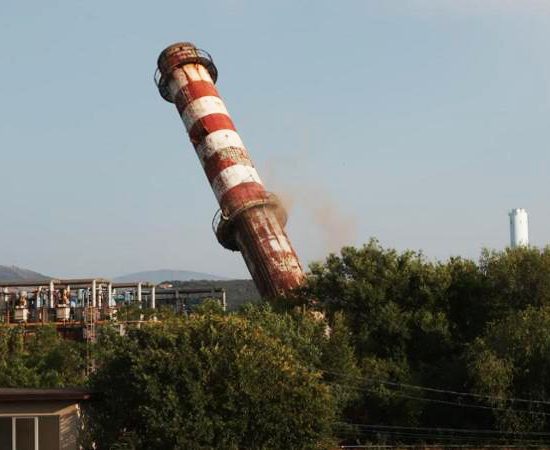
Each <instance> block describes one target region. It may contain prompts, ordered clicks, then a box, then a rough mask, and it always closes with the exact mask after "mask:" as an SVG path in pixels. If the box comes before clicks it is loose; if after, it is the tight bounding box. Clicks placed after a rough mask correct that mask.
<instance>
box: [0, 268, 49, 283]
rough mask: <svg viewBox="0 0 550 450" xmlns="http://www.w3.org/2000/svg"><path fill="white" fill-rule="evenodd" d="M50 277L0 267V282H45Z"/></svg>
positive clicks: (19, 269) (18, 269)
mask: <svg viewBox="0 0 550 450" xmlns="http://www.w3.org/2000/svg"><path fill="white" fill-rule="evenodd" d="M48 278H50V277H48V276H46V275H43V274H41V273H38V272H33V271H32V270H27V269H22V268H21V267H17V266H0V281H27V280H45V279H48Z"/></svg>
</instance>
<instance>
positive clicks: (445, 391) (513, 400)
mask: <svg viewBox="0 0 550 450" xmlns="http://www.w3.org/2000/svg"><path fill="white" fill-rule="evenodd" d="M321 372H324V373H330V374H333V375H343V376H345V377H347V378H351V379H355V380H361V381H370V382H374V383H380V384H386V385H389V386H398V387H404V388H408V389H417V390H423V391H428V392H436V393H440V394H451V395H455V396H461V397H473V398H479V399H487V400H495V401H505V402H511V403H534V404H540V405H548V406H550V401H547V400H529V399H525V398H513V397H512V398H505V397H496V396H492V395H482V394H475V393H472V392H460V391H453V390H449V389H438V388H433V387H427V386H419V385H415V384H407V383H399V382H396V381H386V380H379V379H375V378H370V379H369V378H364V377H356V376H353V375H349V374H347V373H344V372H334V371H330V370H322V369H321Z"/></svg>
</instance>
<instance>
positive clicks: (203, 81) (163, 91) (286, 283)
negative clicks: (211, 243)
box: [155, 42, 304, 297]
mask: <svg viewBox="0 0 550 450" xmlns="http://www.w3.org/2000/svg"><path fill="white" fill-rule="evenodd" d="M157 65H158V70H157V72H156V74H155V81H156V83H157V86H158V89H159V92H160V95H161V96H162V97H163V98H164V99H165V100H166V101H168V102H171V103H174V104H175V105H176V108H177V110H178V112H179V114H180V116H181V118H182V120H183V123H184V125H185V128H186V129H187V132H188V133H189V138H190V139H191V143H192V144H193V145H194V147H195V150H196V152H197V155H198V157H199V160H200V162H201V164H202V166H203V168H204V171H205V173H206V177H207V178H208V181H209V182H210V185H211V187H212V190H213V191H214V194H215V196H216V199H217V200H218V203H219V206H220V209H219V211H218V213H217V214H216V215H215V216H214V223H213V226H214V231H215V233H216V236H217V238H218V241H219V242H220V244H222V245H223V246H224V247H225V248H227V249H229V250H233V251H240V252H241V253H242V256H243V258H244V260H245V262H246V265H247V267H248V270H249V271H250V274H251V275H252V279H253V280H254V282H255V284H256V287H257V288H258V291H259V292H260V294H261V295H262V296H263V297H272V296H276V295H278V294H281V293H286V292H289V291H290V290H292V289H293V288H296V287H298V286H299V285H300V284H301V283H302V281H303V279H304V273H303V270H302V267H301V265H300V262H299V260H298V257H297V256H296V252H295V251H294V249H293V247H292V245H291V243H290V240H289V238H288V236H287V235H286V232H285V229H284V227H285V225H286V220H287V216H286V212H285V210H284V208H283V207H282V205H281V204H280V202H279V201H278V199H277V197H276V196H275V195H273V194H271V193H269V192H268V191H267V190H266V189H265V187H264V185H263V183H262V181H261V179H260V177H259V175H258V172H257V171H256V169H255V168H254V164H253V163H252V160H251V159H250V156H249V154H248V151H247V150H246V148H245V146H244V144H243V142H242V140H241V138H240V136H239V134H238V133H237V131H236V128H235V125H234V124H233V121H232V120H231V117H230V116H229V113H228V112H227V109H226V107H225V104H224V102H223V101H222V99H221V98H220V96H219V94H218V91H217V90H216V87H215V86H214V83H215V82H216V80H217V78H218V70H217V68H216V66H215V65H214V62H213V61H212V58H211V57H210V55H209V54H208V53H206V52H205V51H203V50H199V49H198V48H196V47H195V46H194V45H193V44H191V43H189V42H184V43H177V44H173V45H171V46H169V47H168V48H166V49H165V50H164V51H163V52H162V53H161V54H160V56H159V58H158V62H157Z"/></svg>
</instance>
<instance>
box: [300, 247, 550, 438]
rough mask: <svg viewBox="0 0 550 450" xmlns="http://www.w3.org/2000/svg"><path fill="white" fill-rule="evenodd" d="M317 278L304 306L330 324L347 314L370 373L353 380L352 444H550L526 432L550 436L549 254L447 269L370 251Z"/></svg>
mask: <svg viewBox="0 0 550 450" xmlns="http://www.w3.org/2000/svg"><path fill="white" fill-rule="evenodd" d="M311 269H312V270H311V277H310V282H309V285H308V287H307V288H306V292H305V293H304V295H303V297H304V298H309V299H315V302H316V303H317V305H318V307H319V308H321V309H322V310H324V311H326V312H327V316H328V319H329V322H330V321H331V320H333V318H334V317H337V316H338V317H340V316H341V315H342V314H343V317H344V318H345V321H346V323H347V324H348V326H349V330H350V334H351V338H352V343H353V350H354V355H355V357H356V358H357V364H358V365H359V368H360V371H361V375H360V377H348V378H347V384H348V385H353V386H355V388H356V389H357V390H358V392H360V393H361V396H360V398H359V399H358V400H356V401H354V402H350V403H349V404H348V405H347V408H346V411H345V416H344V420H345V422H347V423H353V424H358V425H356V426H355V427H353V426H351V427H350V426H348V427H346V428H344V431H345V433H344V434H342V435H341V437H342V438H343V439H345V438H346V437H349V436H350V435H351V436H353V439H354V440H360V441H363V440H366V439H373V438H376V439H380V438H381V437H383V438H387V439H389V440H407V439H411V438H412V439H418V436H421V432H422V433H424V434H422V439H427V440H430V439H435V435H436V434H434V433H435V432H434V429H436V428H460V429H468V430H470V431H471V433H470V434H469V435H468V437H469V440H470V441H473V440H476V439H477V440H478V441H480V442H487V441H491V442H496V441H498V439H504V440H506V441H508V442H509V441H511V440H514V439H515V440H516V441H521V442H524V441H526V440H527V438H529V439H534V440H536V439H548V437H549V436H550V435H546V437H545V436H544V435H542V434H525V433H527V432H530V431H539V432H543V431H550V428H549V421H548V419H549V418H550V403H544V402H546V401H548V400H550V390H549V389H550V381H549V380H550V378H549V377H548V375H549V374H550V333H549V332H550V249H549V248H546V249H543V250H539V249H536V248H520V249H516V250H505V251H503V252H489V251H484V252H483V253H482V255H481V258H480V261H479V263H478V264H476V263H474V262H472V261H469V260H465V259H462V258H451V259H450V260H449V261H447V262H445V263H440V262H430V261H428V260H427V259H426V258H425V257H424V256H423V255H422V254H421V253H417V252H411V251H407V252H403V253H398V252H396V251H394V250H386V249H383V248H382V247H381V246H380V245H379V244H378V243H377V242H376V241H371V242H369V243H368V244H367V245H365V246H364V247H362V248H359V249H357V248H351V247H348V248H344V249H342V252H341V255H330V256H329V257H328V258H327V260H326V261H325V262H324V263H323V264H316V265H314V266H313V267H312V268H311ZM518 399H519V400H518ZM372 424H380V425H382V424H383V425H386V426H387V427H386V428H376V427H371V425H372ZM365 425H369V428H367V427H365ZM402 427H413V429H414V430H416V431H414V432H411V431H410V430H408V432H409V436H408V437H407V436H406V435H405V433H404V432H403V430H405V428H402ZM426 429H430V431H429V433H428V432H427V431H426ZM479 429H488V430H500V431H501V433H500V434H496V433H493V434H491V433H485V434H482V433H475V430H479ZM419 430H422V431H421V432H420V431H419ZM512 432H513V433H512ZM426 433H427V434H426ZM411 435H412V436H411ZM438 436H439V435H438ZM452 436H454V438H455V441H456V440H457V439H459V437H457V434H456V433H454V434H452ZM440 437H441V436H440ZM447 437H448V436H447ZM497 438H498V439H497ZM460 439H463V440H464V439H465V437H464V435H462V436H460ZM435 440H437V439H435Z"/></svg>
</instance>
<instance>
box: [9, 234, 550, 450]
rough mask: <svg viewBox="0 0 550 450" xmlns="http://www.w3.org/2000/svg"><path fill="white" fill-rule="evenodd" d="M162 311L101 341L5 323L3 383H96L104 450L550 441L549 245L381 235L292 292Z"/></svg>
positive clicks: (107, 332)
mask: <svg viewBox="0 0 550 450" xmlns="http://www.w3.org/2000/svg"><path fill="white" fill-rule="evenodd" d="M159 316H160V317H161V318H162V320H161V321H158V322H156V323H151V324H149V325H145V326H142V327H141V328H133V329H128V330H127V332H126V333H125V334H124V335H121V334H120V332H119V331H118V329H116V328H114V327H110V326H104V327H102V328H100V329H99V332H98V341H97V343H96V344H95V345H94V346H93V347H92V348H89V347H88V348H86V346H85V345H84V344H82V343H77V342H72V341H65V340H62V339H61V338H59V337H58V336H57V334H56V332H55V330H54V329H51V328H48V327H44V328H40V329H39V330H38V331H37V333H36V334H35V335H34V336H33V337H31V338H30V339H29V340H28V341H27V342H24V340H23V334H22V333H21V330H20V329H18V328H12V329H8V328H0V386H3V387H8V386H14V387H22V386H28V387H58V386H73V385H87V386H89V387H90V388H91V389H93V390H94V391H97V392H98V393H100V398H99V400H98V401H95V402H92V403H91V405H90V408H88V413H87V415H86V420H87V426H86V430H87V434H86V435H84V436H83V437H82V439H83V440H84V441H83V442H84V443H85V445H90V444H89V443H90V442H92V441H94V442H95V443H96V446H97V448H101V449H110V448H120V449H123V448H124V449H167V448H174V449H194V448H197V449H199V448H201V449H202V448H227V449H233V448H234V449H240V448H254V449H280V448H287V449H313V448H331V447H333V446H336V445H338V444H350V445H357V444H363V443H367V442H374V443H387V444H397V443H421V442H424V443H437V444H449V443H455V444H456V443H458V444H472V445H482V444H483V445H486V444H500V443H506V444H518V445H524V444H525V445H527V444H529V445H538V444H544V443H548V441H549V440H550V421H549V419H550V395H549V393H548V392H547V391H548V389H549V388H550V381H549V380H550V378H549V377H548V376H547V373H548V372H549V370H550V333H549V331H550V249H549V248H545V249H537V248H532V247H530V248H520V249H514V250H510V249H507V250H504V251H500V252H495V251H488V250H484V251H483V252H482V254H481V256H480V258H479V260H478V261H472V260H469V259H463V258H450V259H449V260H447V261H443V262H438V261H430V260H428V259H427V258H426V257H425V256H424V255H423V254H422V253H421V252H415V251H404V252H398V251H396V250H393V249H385V248H383V247H382V246H381V245H380V244H379V243H378V242H377V241H375V240H371V241H370V242H368V243H367V244H365V245H364V246H362V247H360V248H354V247H345V248H343V249H342V250H341V252H340V253H339V254H331V255H329V256H328V257H327V258H326V260H325V261H323V262H319V263H316V264H313V265H312V266H311V267H310V273H309V275H308V281H307V283H306V285H305V286H304V287H303V289H301V290H300V291H299V292H295V293H293V295H292V296H289V297H287V298H279V299H274V300H273V301H272V302H270V303H269V304H267V303H266V304H261V305H246V306H243V307H242V308H241V309H240V310H239V311H237V312H231V313H224V312H223V311H222V310H221V309H220V308H219V307H218V305H217V304H216V303H215V302H207V303H205V304H203V305H202V306H201V307H199V308H198V309H197V310H196V311H194V312H193V313H192V314H190V315H189V316H188V317H175V316H172V315H170V314H169V313H167V312H163V313H162V314H159ZM90 352H91V353H92V356H93V358H94V361H95V370H94V371H93V372H92V374H91V375H90V376H87V375H86V373H87V371H86V367H87V364H86V356H87V355H88V356H89V354H90ZM86 442H87V443H88V444H86Z"/></svg>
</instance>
